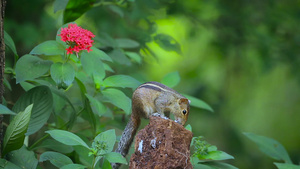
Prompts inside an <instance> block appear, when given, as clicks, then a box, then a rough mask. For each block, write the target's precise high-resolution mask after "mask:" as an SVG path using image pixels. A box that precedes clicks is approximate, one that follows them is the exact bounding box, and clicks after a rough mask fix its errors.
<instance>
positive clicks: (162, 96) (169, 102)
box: [112, 82, 190, 169]
mask: <svg viewBox="0 0 300 169" xmlns="http://www.w3.org/2000/svg"><path fill="white" fill-rule="evenodd" d="M189 103H190V101H189V100H188V99H187V98H185V97H184V96H182V95H181V94H179V93H178V92H176V91H175V90H173V89H171V88H169V87H167V86H165V85H163V84H161V83H158V82H147V83H144V84H142V85H140V86H139V87H138V88H137V89H136V90H135V91H134V92H133V95H132V113H131V118H130V120H129V122H128V123H127V125H126V127H125V130H124V132H123V134H122V136H121V139H120V142H119V144H118V148H117V149H116V152H118V153H120V154H121V155H122V156H124V157H125V156H126V155H127V153H128V151H129V148H130V145H131V143H132V141H133V138H134V135H135V134H136V132H137V129H138V128H139V125H140V122H141V118H146V119H148V118H149V117H150V116H152V115H158V116H161V117H168V118H169V116H170V113H172V114H173V115H174V118H175V122H177V123H179V124H181V125H184V124H185V122H186V121H187V119H188V115H189V109H190V104H189ZM120 165H121V164H118V163H114V164H112V167H113V169H117V168H119V166H120Z"/></svg>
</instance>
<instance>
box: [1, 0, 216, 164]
mask: <svg viewBox="0 0 300 169" xmlns="http://www.w3.org/2000/svg"><path fill="white" fill-rule="evenodd" d="M62 3H63V4H62ZM107 3H108V2H107ZM128 3H130V2H126V3H125V2H124V3H121V2H116V3H115V4H114V5H116V7H118V8H119V7H123V5H124V4H128ZM91 4H93V5H92V6H91ZM104 4H105V3H102V1H99V2H95V1H71V0H70V1H59V0H57V1H55V3H54V8H55V9H54V10H64V18H63V20H64V22H69V23H66V24H64V25H63V26H62V27H61V28H59V29H58V31H57V33H56V38H55V40H47V41H45V42H42V43H40V44H39V45H37V46H35V47H34V48H33V49H32V50H31V51H30V52H29V54H25V55H23V56H21V57H19V56H18V53H17V51H16V47H15V44H14V41H13V39H12V38H11V37H10V36H9V35H8V34H7V33H5V43H6V44H7V46H8V47H9V49H10V50H11V51H12V52H13V54H14V56H15V58H14V64H13V65H12V66H11V67H6V77H8V79H9V80H7V79H6V83H5V85H6V86H7V88H8V89H11V90H12V91H14V90H15V88H14V87H12V86H11V85H10V83H9V81H16V83H17V84H18V85H20V86H21V88H22V89H23V90H24V93H23V94H22V95H21V96H20V97H18V98H14V99H15V100H17V101H16V102H15V103H14V102H12V101H11V100H9V101H8V102H7V103H8V104H4V105H1V106H0V110H1V114H6V115H11V116H15V117H14V118H13V120H12V121H10V123H9V125H8V128H7V131H6V134H5V139H4V149H3V152H2V153H3V155H5V156H2V159H1V161H0V165H1V166H2V167H11V168H20V167H25V168H28V169H31V168H32V169H34V168H37V167H44V168H52V167H53V166H55V167H57V168H64V169H67V168H74V167H76V168H93V169H94V168H109V167H110V163H116V162H117V163H124V164H126V163H127V162H126V160H125V159H124V158H123V157H122V156H121V155H120V154H118V153H114V152H112V150H113V146H114V145H115V143H116V140H117V139H116V138H117V137H116V134H115V130H108V129H109V128H112V127H113V128H123V126H122V124H121V123H122V118H123V117H124V116H125V115H129V114H130V112H131V99H130V97H129V96H130V93H132V91H133V90H134V89H135V88H136V87H137V86H139V85H140V84H141V81H140V80H137V79H136V78H134V77H133V76H131V75H130V73H128V74H122V73H119V72H122V71H118V72H116V71H115V70H116V69H118V68H119V67H129V66H131V65H132V64H139V63H141V62H142V57H141V55H140V54H139V52H138V51H139V50H145V51H149V50H150V49H148V48H147V46H146V45H145V44H143V43H145V41H143V40H140V41H139V42H137V41H135V40H132V39H124V38H116V39H114V38H112V37H110V36H104V37H105V38H104V39H103V38H102V39H101V38H100V37H99V36H98V35H97V34H96V33H95V34H96V36H95V35H94V34H93V33H91V32H90V31H88V30H85V29H83V28H81V27H79V26H78V25H77V24H76V23H75V22H71V21H74V20H75V19H77V18H78V17H80V16H81V15H82V14H83V13H84V12H86V11H88V10H90V9H91V8H95V7H97V6H99V5H104ZM109 4H110V5H111V3H109ZM68 38H69V39H68ZM78 38H79V39H78ZM152 40H155V41H156V42H157V43H158V44H159V45H161V47H162V48H164V49H166V50H168V51H169V50H173V51H176V52H179V51H180V45H179V44H178V43H173V42H174V39H173V38H171V37H169V36H168V35H161V34H160V35H154V37H153V39H152ZM106 47H107V48H109V49H110V50H108V51H106V50H105V49H106ZM120 65H121V66H120ZM162 82H163V83H165V84H167V85H169V86H170V87H174V86H176V85H177V84H178V83H179V82H180V76H179V73H178V72H173V73H170V74H168V75H166V76H165V77H164V78H163V79H162ZM187 97H188V98H190V100H192V106H196V107H198V108H203V109H207V110H209V111H212V109H211V107H210V106H209V105H207V104H206V103H205V102H203V101H202V100H199V99H197V98H195V97H192V96H187ZM8 107H12V110H10V109H9V108H8Z"/></svg>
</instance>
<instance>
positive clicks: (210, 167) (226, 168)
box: [197, 161, 238, 169]
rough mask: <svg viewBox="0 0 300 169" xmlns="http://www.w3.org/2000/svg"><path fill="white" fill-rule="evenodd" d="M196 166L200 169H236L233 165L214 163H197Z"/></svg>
mask: <svg viewBox="0 0 300 169" xmlns="http://www.w3.org/2000/svg"><path fill="white" fill-rule="evenodd" d="M197 166H200V167H199V168H201V169H238V168H236V167H235V166H233V165H230V164H226V163H223V162H215V161H210V162H203V163H198V164H197Z"/></svg>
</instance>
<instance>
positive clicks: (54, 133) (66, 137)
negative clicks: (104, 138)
mask: <svg viewBox="0 0 300 169" xmlns="http://www.w3.org/2000/svg"><path fill="white" fill-rule="evenodd" d="M46 133H48V134H50V135H51V137H52V138H54V139H55V140H57V141H59V142H61V143H63V144H66V145H70V146H76V145H79V146H83V147H86V148H88V149H89V146H88V145H87V144H86V143H85V142H84V141H83V140H82V139H81V138H80V137H78V136H77V135H75V134H73V133H71V132H68V131H65V130H48V131H46Z"/></svg>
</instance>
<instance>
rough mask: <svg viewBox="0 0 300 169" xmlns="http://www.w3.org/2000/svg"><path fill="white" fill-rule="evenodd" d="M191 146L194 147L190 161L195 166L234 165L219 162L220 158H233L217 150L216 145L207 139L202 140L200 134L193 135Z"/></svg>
mask: <svg viewBox="0 0 300 169" xmlns="http://www.w3.org/2000/svg"><path fill="white" fill-rule="evenodd" d="M191 147H193V148H194V153H193V155H192V163H193V165H194V166H195V168H198V167H199V168H219V169H221V168H228V169H229V168H231V169H236V167H234V166H232V165H230V164H226V163H223V162H220V160H228V159H234V157H233V156H231V155H229V154H227V153H225V152H223V151H219V150H217V147H216V146H213V145H211V144H209V143H207V141H205V140H203V137H202V136H198V137H194V138H193V141H192V144H191Z"/></svg>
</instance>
